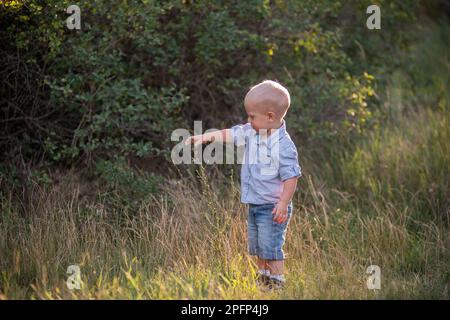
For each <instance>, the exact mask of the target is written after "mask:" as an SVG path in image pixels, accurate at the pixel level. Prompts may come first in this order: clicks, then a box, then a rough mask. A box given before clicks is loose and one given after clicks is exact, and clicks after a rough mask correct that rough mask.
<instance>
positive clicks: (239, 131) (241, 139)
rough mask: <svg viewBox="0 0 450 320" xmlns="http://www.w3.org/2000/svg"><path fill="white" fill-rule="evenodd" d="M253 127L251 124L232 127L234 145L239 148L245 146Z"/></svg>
mask: <svg viewBox="0 0 450 320" xmlns="http://www.w3.org/2000/svg"><path fill="white" fill-rule="evenodd" d="M251 129H252V126H251V124H250V123H246V124H238V125H235V126H233V127H231V129H230V130H231V137H232V138H233V143H234V144H235V145H237V146H242V145H244V144H245V140H246V139H245V137H246V136H248V135H249V133H250V132H251Z"/></svg>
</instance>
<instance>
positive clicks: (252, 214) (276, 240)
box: [247, 201, 293, 260]
mask: <svg viewBox="0 0 450 320" xmlns="http://www.w3.org/2000/svg"><path fill="white" fill-rule="evenodd" d="M274 207H275V204H274V203H270V204H262V205H255V204H249V208H248V220H247V232H248V251H249V254H250V255H256V256H258V257H259V258H261V259H265V260H284V259H285V254H284V251H283V245H284V242H285V240H286V231H287V227H288V224H289V221H290V220H291V216H292V207H293V205H292V201H291V202H290V203H289V205H288V218H287V220H286V221H285V222H283V223H278V222H276V221H274V220H273V218H274V214H273V213H272V210H273V208H274Z"/></svg>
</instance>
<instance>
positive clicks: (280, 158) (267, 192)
mask: <svg viewBox="0 0 450 320" xmlns="http://www.w3.org/2000/svg"><path fill="white" fill-rule="evenodd" d="M231 136H232V138H233V142H234V144H236V145H237V146H238V159H239V147H241V148H242V147H243V148H244V156H243V159H242V162H241V163H242V167H241V202H242V203H251V204H269V203H277V202H278V201H279V199H280V197H281V194H282V192H283V181H285V180H287V179H289V178H293V177H300V176H301V175H302V173H301V168H300V165H299V162H298V154H297V148H296V147H295V144H294V142H293V141H292V140H291V137H290V136H289V134H288V133H287V132H286V122H285V120H283V124H282V125H281V127H280V128H278V129H276V130H275V131H274V132H272V133H271V134H270V135H269V137H266V136H261V135H260V134H258V133H257V132H256V130H254V129H253V128H252V126H251V124H250V123H246V124H243V125H236V126H234V127H232V128H231Z"/></svg>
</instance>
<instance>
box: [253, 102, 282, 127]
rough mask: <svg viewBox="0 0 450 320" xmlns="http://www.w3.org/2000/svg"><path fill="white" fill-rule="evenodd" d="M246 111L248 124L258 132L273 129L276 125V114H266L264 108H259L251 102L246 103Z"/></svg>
mask: <svg viewBox="0 0 450 320" xmlns="http://www.w3.org/2000/svg"><path fill="white" fill-rule="evenodd" d="M245 111H247V115H248V122H249V123H250V124H251V125H252V128H253V129H255V130H256V131H257V132H259V131H260V130H267V129H271V128H273V127H274V125H275V124H276V120H277V119H275V114H274V112H271V111H269V112H265V108H264V107H261V106H258V104H257V103H254V102H253V101H251V100H249V101H246V102H245Z"/></svg>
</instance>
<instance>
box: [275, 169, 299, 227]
mask: <svg viewBox="0 0 450 320" xmlns="http://www.w3.org/2000/svg"><path fill="white" fill-rule="evenodd" d="M297 179H298V177H293V178H290V179H287V180H285V181H284V182H283V183H284V186H283V192H282V193H281V197H280V200H279V201H278V203H277V205H276V206H275V208H273V211H272V213H273V214H274V217H273V220H274V221H275V222H278V223H283V222H285V221H286V220H287V210H288V205H289V202H290V201H291V200H292V196H293V195H294V193H295V189H297Z"/></svg>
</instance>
